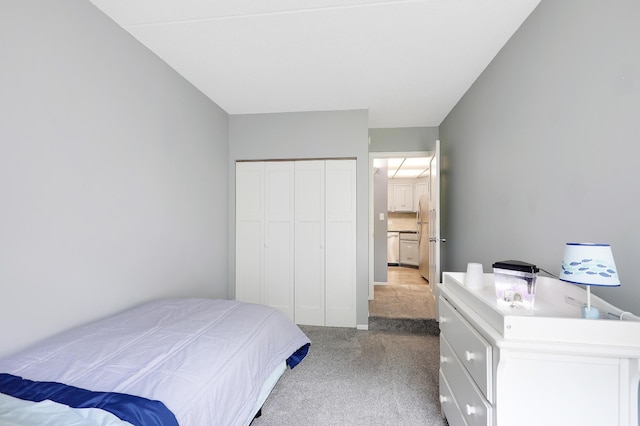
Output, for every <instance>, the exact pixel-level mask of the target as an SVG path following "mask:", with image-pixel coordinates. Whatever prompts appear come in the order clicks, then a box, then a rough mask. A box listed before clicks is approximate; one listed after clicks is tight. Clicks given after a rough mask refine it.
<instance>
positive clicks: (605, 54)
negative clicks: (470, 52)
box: [440, 0, 640, 314]
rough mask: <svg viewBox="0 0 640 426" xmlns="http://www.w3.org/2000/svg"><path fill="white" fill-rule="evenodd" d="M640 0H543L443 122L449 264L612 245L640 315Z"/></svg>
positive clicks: (625, 300)
mask: <svg viewBox="0 0 640 426" xmlns="http://www.w3.org/2000/svg"><path fill="white" fill-rule="evenodd" d="M638 22H640V2H637V1H632V0H617V1H615V2H604V1H594V0H590V1H584V0H564V1H552V0H542V2H541V3H540V5H539V6H538V7H537V9H536V10H534V12H533V13H532V14H531V16H530V17H529V18H528V19H527V20H526V21H525V22H524V24H523V25H522V27H521V28H520V29H519V31H518V32H517V33H516V34H515V35H514V36H513V37H512V39H511V40H510V41H509V43H508V44H507V45H506V46H505V47H504V48H503V49H502V51H501V52H500V53H499V55H498V56H497V57H496V58H495V60H494V61H493V62H492V63H491V64H490V66H489V67H488V68H487V69H486V71H485V72H484V73H483V74H482V75H481V76H480V77H479V78H478V80H477V81H476V82H475V84H474V85H473V86H472V88H471V89H470V90H469V91H468V92H467V94H466V95H465V96H464V97H463V98H462V100H461V101H460V102H459V103H458V104H457V105H456V107H455V108H454V109H453V111H452V112H451V113H450V114H449V116H448V117H447V118H446V119H445V120H444V122H443V123H442V125H441V126H440V138H441V140H442V149H443V156H444V160H443V167H444V169H445V172H444V186H445V191H446V196H445V197H444V200H443V204H444V205H443V208H444V212H443V219H446V225H444V227H445V229H444V230H443V236H445V237H446V238H447V243H446V244H445V246H446V249H447V254H448V257H447V261H446V263H445V265H444V268H445V270H454V271H462V270H464V268H465V266H466V263H467V262H470V261H477V262H481V263H483V265H484V267H485V270H487V269H490V268H491V264H492V263H493V262H494V261H498V260H506V259H520V260H525V261H529V262H532V263H535V264H537V265H538V266H540V267H542V268H544V269H546V270H548V271H550V272H553V273H555V274H557V273H558V272H559V269H560V264H561V261H562V256H563V252H564V245H565V243H567V242H573V241H575V242H584V241H587V242H605V243H610V244H611V245H612V250H613V254H614V256H615V260H616V265H617V267H618V270H619V274H620V277H621V281H622V287H620V288H614V289H596V290H595V292H596V293H598V294H599V295H601V296H603V297H604V298H606V299H608V300H609V301H610V302H612V303H613V304H615V305H617V306H619V307H621V308H623V309H626V310H629V311H632V312H634V313H635V314H640V285H638V282H640V272H639V270H638V269H636V268H635V266H636V265H637V258H636V256H637V255H638V252H639V251H640V231H639V228H638V225H637V221H638V211H640V189H639V188H640V187H639V186H638V164H639V162H638V159H639V158H640V144H639V143H638V141H640V119H639V115H638V113H639V111H640V49H638V41H639V40H640V25H638Z"/></svg>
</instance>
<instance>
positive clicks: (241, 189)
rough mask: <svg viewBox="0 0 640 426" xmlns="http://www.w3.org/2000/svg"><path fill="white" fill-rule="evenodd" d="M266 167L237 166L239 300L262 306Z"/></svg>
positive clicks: (237, 284)
mask: <svg viewBox="0 0 640 426" xmlns="http://www.w3.org/2000/svg"><path fill="white" fill-rule="evenodd" d="M263 206H264V163H236V299H237V300H240V301H243V302H249V303H261V297H260V289H261V288H262V287H263V276H264V214H263V212H264V207H263Z"/></svg>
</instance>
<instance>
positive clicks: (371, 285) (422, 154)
mask: <svg viewBox="0 0 640 426" xmlns="http://www.w3.org/2000/svg"><path fill="white" fill-rule="evenodd" d="M433 155H434V151H400V152H369V300H373V297H374V294H373V293H374V284H375V283H374V280H373V278H374V271H375V265H374V263H373V261H374V242H375V238H374V237H375V236H374V226H375V217H374V210H373V195H374V193H373V174H374V172H375V169H374V168H373V160H374V159H376V158H398V157H406V158H415V157H423V158H424V157H433ZM387 220H388V218H387Z"/></svg>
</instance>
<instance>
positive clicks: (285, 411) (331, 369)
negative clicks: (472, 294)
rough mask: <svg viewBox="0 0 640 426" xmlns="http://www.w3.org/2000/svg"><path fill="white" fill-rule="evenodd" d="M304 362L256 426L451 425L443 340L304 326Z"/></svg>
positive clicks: (272, 397) (279, 388)
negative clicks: (443, 392) (442, 389)
mask: <svg viewBox="0 0 640 426" xmlns="http://www.w3.org/2000/svg"><path fill="white" fill-rule="evenodd" d="M300 328H301V329H302V330H303V331H304V332H305V333H306V334H307V336H309V338H310V339H311V342H312V344H311V349H310V351H309V355H308V356H307V358H305V359H304V360H303V362H302V363H301V364H300V365H298V366H297V367H296V368H295V369H293V370H287V371H286V372H285V373H284V375H283V376H282V378H281V379H280V381H279V382H278V384H277V385H276V387H275V389H274V390H273V392H272V394H271V395H270V396H269V398H268V399H267V401H266V403H265V405H264V406H263V409H262V416H261V417H259V418H257V419H255V420H254V422H253V423H252V425H253V426H268V425H278V426H284V425H320V426H324V425H335V426H343V425H345V426H347V425H367V426H377V425H380V426H383V425H398V426H414V425H431V426H441V425H446V421H445V420H444V419H443V418H442V417H441V415H440V408H439V403H438V368H439V339H438V336H434V335H428V334H416V333H401V332H387V331H362V330H356V329H351V328H334V327H313V326H300Z"/></svg>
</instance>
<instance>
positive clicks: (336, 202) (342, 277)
mask: <svg viewBox="0 0 640 426" xmlns="http://www.w3.org/2000/svg"><path fill="white" fill-rule="evenodd" d="M325 235H326V237H325V238H326V244H325V262H326V263H325V271H326V272H325V325H327V326H333V327H355V326H356V161H355V160H327V161H326V163H325Z"/></svg>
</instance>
